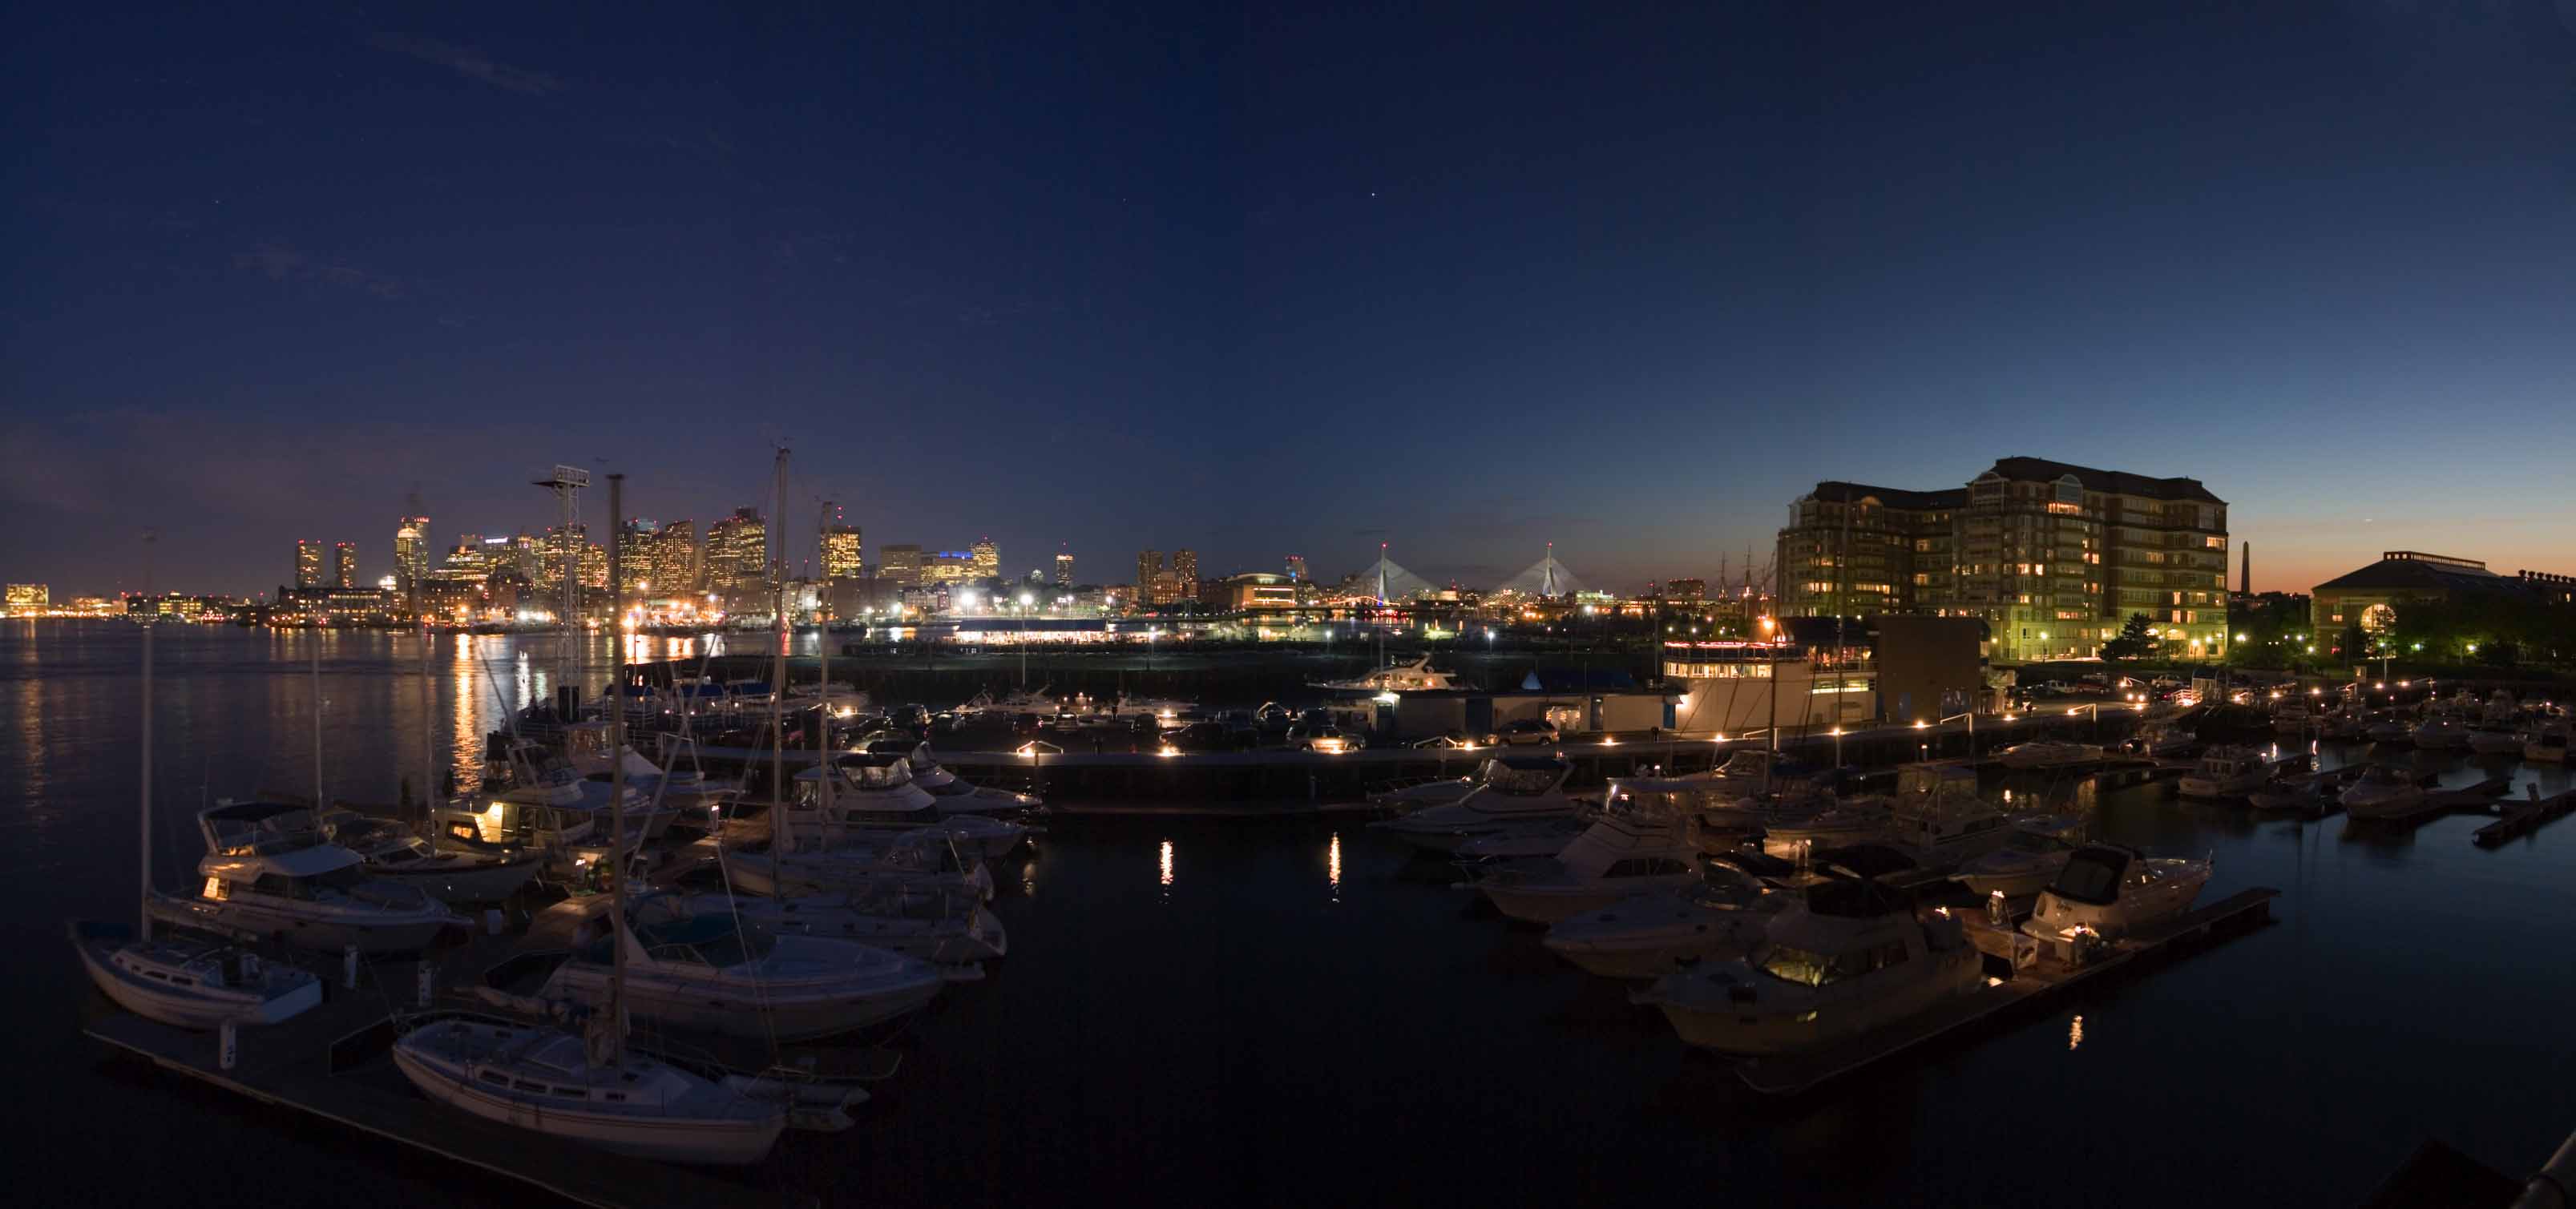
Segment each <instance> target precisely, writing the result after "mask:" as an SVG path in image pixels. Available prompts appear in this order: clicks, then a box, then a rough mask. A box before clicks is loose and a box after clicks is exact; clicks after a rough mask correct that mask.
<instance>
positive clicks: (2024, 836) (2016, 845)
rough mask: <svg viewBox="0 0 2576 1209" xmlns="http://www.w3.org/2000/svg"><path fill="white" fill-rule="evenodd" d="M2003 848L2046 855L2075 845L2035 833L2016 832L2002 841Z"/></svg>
mask: <svg viewBox="0 0 2576 1209" xmlns="http://www.w3.org/2000/svg"><path fill="white" fill-rule="evenodd" d="M2004 847H2006V848H2008V849H2010V850H2012V851H2014V852H2031V853H2048V852H2065V851H2067V850H2069V849H2071V848H2073V847H2075V845H2073V844H2070V843H2067V842H2066V841H2065V840H2062V839H2059V838H2058V837H2056V836H2053V835H2042V834H2040V833H2039V832H2036V831H2016V832H2014V833H2012V835H2011V836H2009V837H2007V838H2006V839H2005V840H2004Z"/></svg>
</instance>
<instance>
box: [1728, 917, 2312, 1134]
mask: <svg viewBox="0 0 2576 1209" xmlns="http://www.w3.org/2000/svg"><path fill="white" fill-rule="evenodd" d="M2280 894H2281V892H2280V891H2278V890H2273V889H2269V888H2263V887H2257V888H2255V889H2251V890H2243V891H2239V892H2237V893H2235V894H2232V895H2229V896H2228V897H2226V898H2224V899H2221V900H2219V901H2218V902H2215V903H2211V904H2210V905H2208V906H2206V907H2200V908H2197V909H2194V910H2192V911H2189V912H2186V913H2184V914H2183V915H2181V916H2178V917H2176V918H2175V919H2173V920H2171V921H2169V922H2167V923H2166V924H2165V925H2164V926H2162V927H2160V928H2158V929H2156V930H2154V931H2153V932H2149V933H2145V934H2141V935H2138V936H2132V937H2129V938H2127V939H2123V940H2120V941H2117V942H2115V943H2113V944H2110V945H2108V946H2106V948H2107V951H2106V952H2104V953H2103V954H2102V955H2100V956H2098V957H2095V958H2094V959H2092V960H2091V961H2088V962H2086V963H2085V964H2083V965H2080V966H2070V965H2067V964H2065V963H2063V962H2061V961H2058V960H2056V959H2054V958H2052V957H2047V956H2038V957H2037V959H2036V960H2031V955H2030V954H2027V953H2025V955H2024V959H2023V960H2022V961H2020V962H2013V953H2014V947H2013V946H2014V943H2015V938H2016V936H2017V934H2014V933H2005V932H2003V931H2002V930H2001V929H1998V928H1996V927H1995V925H1993V924H1991V923H1986V922H1985V921H1983V920H1982V919H1980V918H1975V917H1971V918H1968V919H1965V920H1964V921H1963V922H1964V923H1965V924H1966V931H1967V933H1968V938H1969V940H1970V942H1971V943H1974V944H1975V945H1976V946H1977V948H1978V950H1979V951H1981V952H1984V953H1987V954H1988V955H1990V956H2001V957H2003V958H2004V959H2005V960H2006V961H2007V962H2013V964H2014V965H2015V967H2016V968H2015V969H2014V970H2013V975H2012V977H2010V978H2007V979H2004V980H2002V981H2000V982H1995V983H1992V984H1990V985H1988V986H1986V987H1985V988H1984V989H1982V990H1978V991H1974V992H1971V993H1969V994H1966V995H1963V996H1960V997H1959V998H1957V999H1953V1000H1951V1001H1950V1002H1948V1003H1946V1004H1943V1005H1941V1006H1940V1007H1937V1008H1934V1009H1933V1010H1931V1011H1928V1012H1925V1013H1923V1014H1921V1015H1919V1016H1916V1017H1914V1018H1912V1019H1909V1020H1904V1021H1900V1022H1898V1023H1896V1024H1894V1025H1890V1026H1889V1027H1887V1028H1883V1029H1878V1030H1875V1031H1873V1032H1870V1033H1866V1034H1863V1035H1861V1036H1858V1037H1853V1038H1850V1039H1848V1040H1846V1041H1842V1042H1838V1043H1835V1044H1833V1045H1828V1046H1826V1047H1824V1048H1822V1049H1819V1050H1816V1051H1814V1052H1811V1053H1804V1054H1791V1055H1780V1056H1774V1057H1765V1058H1756V1059H1750V1060H1748V1061H1746V1062H1744V1063H1743V1064H1742V1065H1740V1066H1739V1067H1737V1068H1736V1073H1737V1075H1738V1076H1739V1077H1741V1078H1742V1079H1743V1080H1744V1083H1745V1085H1746V1086H1748V1087H1751V1088H1752V1089H1753V1090H1755V1091H1758V1092H1763V1093H1766V1094H1770V1095H1795V1094H1797V1093H1799V1092H1803V1091H1806V1090H1808V1089H1810V1088H1813V1087H1815V1086H1817V1085H1819V1084H1822V1083H1827V1082H1830V1081H1833V1080H1835V1079H1840V1078H1842V1077H1844V1076H1846V1075H1852V1074H1857V1073H1859V1072H1860V1071H1862V1070H1865V1069H1868V1068H1870V1067H1873V1066H1877V1065H1880V1064H1882V1063H1886V1062H1889V1061H1893V1060H1895V1059H1898V1058H1902V1057H1905V1056H1907V1055H1909V1054H1914V1053H1919V1052H1921V1051H1922V1050H1925V1049H1927V1048H1930V1047H1931V1046H1934V1045H1937V1044H1940V1043H1942V1042H1944V1041H1950V1040H1956V1039H1959V1038H1962V1037H1964V1036H1967V1035H1968V1034H1970V1033H1971V1032H1973V1031H1974V1030H1978V1029H1983V1028H1992V1027H1996V1026H2000V1025H2002V1024H2005V1023H2007V1022H2009V1021H2012V1020H2015V1019H2019V1018H2021V1017H2023V1016H2025V1015H2028V1014H2031V1013H2035V1012H2040V1011H2045V1010H2047V1009H2048V1008H2049V1007H2050V1006H2052V1005H2054V1004H2057V1003H2060V1002H2062V1001H2064V1000H2065V999H2066V998H2068V997H2069V995H2070V994H2071V993H2072V992H2073V991H2074V990H2075V989H2076V988H2077V987H2080V986H2083V985H2085V984H2087V983H2092V982H2095V981H2097V980H2104V979H2110V978H2116V977H2119V976H2121V975H2122V974H2128V973H2136V972H2138V971H2141V970H2144V969H2146V968H2149V967H2151V966H2154V965H2156V964H2159V963H2162V962H2165V961H2170V960H2172V959H2174V958H2176V957H2180V956H2182V955H2184V954H2186V953H2190V952H2194V951H2197V950H2198V949H2200V948H2203V947H2205V946H2206V945H2207V944H2208V943H2210V942H2211V941H2214V940H2216V939H2218V938H2220V937H2222V936H2233V935H2236V934H2239V933H2242V932H2246V931H2250V930H2252V929H2253V928H2256V927H2259V926H2261V925H2262V924H2263V923H2265V922H2266V921H2267V920H2269V919H2270V918H2271V911H2272V900H2273V899H2275V898H2278V897H2280ZM1998 948H2000V949H2001V950H2002V951H2001V952H1998V951H1997V950H1998Z"/></svg>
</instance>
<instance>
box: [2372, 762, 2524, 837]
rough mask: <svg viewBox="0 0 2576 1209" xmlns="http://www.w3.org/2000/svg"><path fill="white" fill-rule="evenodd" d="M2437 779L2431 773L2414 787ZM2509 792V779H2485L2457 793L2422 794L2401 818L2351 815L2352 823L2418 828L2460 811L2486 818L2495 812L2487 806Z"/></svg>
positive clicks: (2449, 791)
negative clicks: (2419, 801) (2416, 802)
mask: <svg viewBox="0 0 2576 1209" xmlns="http://www.w3.org/2000/svg"><path fill="white" fill-rule="evenodd" d="M2437 775H2438V774H2436V773H2431V772H2427V773H2424V774H2423V775H2422V777H2421V778H2420V779H2419V780H2418V781H2417V782H2416V783H2417V784H2419V785H2420V784H2430V783H2432V781H2433V779H2434V778H2435V777H2436V776H2437ZM2512 789H2513V780H2512V778H2509V777H2489V778H2487V779H2486V780H2483V781H2480V782H2478V783H2477V784H2475V785H2469V786H2464V787H2462V788H2459V789H2437V790H2434V791H2433V792H2431V793H2428V794H2425V795H2424V800H2423V801H2422V802H2421V803H2418V804H2417V805H2416V806H2415V807H2414V808H2413V809H2411V810H2408V811H2406V812H2405V813H2403V814H2375V815H2370V816H2367V817H2364V816H2361V815H2354V816H2353V817H2352V821H2353V822H2354V823H2356V824H2359V825H2362V826H2366V827H2369V826H2377V827H2418V826H2422V825H2423V824H2425V823H2427V822H2430V821H2432V820H2434V819H2438V818H2443V817H2446V816H2449V815H2453V814H2457V813H2459V812H2461V811H2464V810H2467V811H2475V812H2477V813H2479V814H2487V813H2491V812H2492V811H2493V810H2494V809H2495V807H2494V806H2493V805H2492V804H2491V803H2492V802H2493V800H2494V799H2496V798H2499V797H2502V796H2504V795H2505V794H2506V793H2507V792H2509V791H2511V790H2512Z"/></svg>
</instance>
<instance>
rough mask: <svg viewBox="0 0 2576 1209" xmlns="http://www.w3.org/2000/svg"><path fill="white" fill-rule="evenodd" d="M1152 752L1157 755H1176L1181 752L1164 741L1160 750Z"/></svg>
mask: <svg viewBox="0 0 2576 1209" xmlns="http://www.w3.org/2000/svg"><path fill="white" fill-rule="evenodd" d="M1154 754H1155V755H1158V756H1177V755H1179V754H1181V749H1180V748H1177V747H1174V746H1172V745H1171V744H1169V743H1166V744H1164V745H1163V747H1162V750H1160V751H1157V752H1155V753H1154Z"/></svg>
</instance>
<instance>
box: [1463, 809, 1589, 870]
mask: <svg viewBox="0 0 2576 1209" xmlns="http://www.w3.org/2000/svg"><path fill="white" fill-rule="evenodd" d="M1591 825H1592V823H1591V820H1590V819H1588V818H1586V817H1584V816H1582V815H1566V816H1564V817H1562V818H1553V819H1531V820H1529V821H1527V822H1521V823H1512V824H1509V825H1507V826H1505V827H1503V828H1502V829H1501V830H1498V831H1489V832H1487V833H1485V834H1483V835H1480V836H1477V837H1476V838H1474V839H1472V840H1468V841H1466V842H1465V843H1462V844H1460V845H1458V849H1457V851H1456V852H1455V853H1453V854H1452V855H1454V856H1456V857H1457V858H1458V863H1460V864H1462V865H1464V864H1476V863H1481V862H1484V861H1493V860H1507V859H1510V858H1513V857H1524V856H1555V855H1556V854H1557V853H1560V852H1563V851H1565V846H1566V845H1568V844H1571V843H1573V842H1574V837H1576V836H1578V835H1581V834H1583V831H1584V829H1585V828H1587V827H1590V826H1591Z"/></svg>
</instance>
